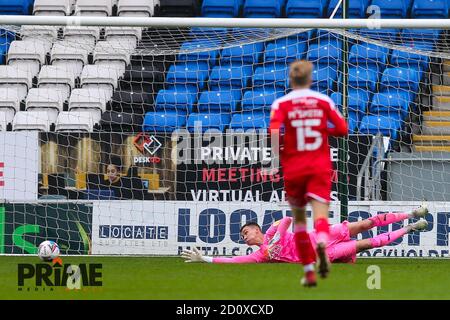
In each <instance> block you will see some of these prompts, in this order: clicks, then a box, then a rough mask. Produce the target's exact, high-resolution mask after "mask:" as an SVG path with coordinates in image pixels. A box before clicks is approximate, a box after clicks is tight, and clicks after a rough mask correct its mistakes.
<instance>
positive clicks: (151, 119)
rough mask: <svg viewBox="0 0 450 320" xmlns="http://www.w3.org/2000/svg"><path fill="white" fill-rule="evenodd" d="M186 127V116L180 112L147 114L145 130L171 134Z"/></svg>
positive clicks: (144, 124)
mask: <svg viewBox="0 0 450 320" xmlns="http://www.w3.org/2000/svg"><path fill="white" fill-rule="evenodd" d="M185 125H186V114H185V113H183V112H180V111H173V110H170V111H160V112H147V113H146V114H145V118H144V123H143V130H144V131H151V132H166V133H171V132H173V131H174V130H176V129H178V128H181V127H184V126H185Z"/></svg>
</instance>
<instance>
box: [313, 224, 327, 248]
mask: <svg viewBox="0 0 450 320" xmlns="http://www.w3.org/2000/svg"><path fill="white" fill-rule="evenodd" d="M314 228H315V229H316V234H317V235H316V241H317V243H324V244H325V245H326V244H327V243H328V239H329V237H330V225H329V224H328V218H318V219H316V221H315V222H314Z"/></svg>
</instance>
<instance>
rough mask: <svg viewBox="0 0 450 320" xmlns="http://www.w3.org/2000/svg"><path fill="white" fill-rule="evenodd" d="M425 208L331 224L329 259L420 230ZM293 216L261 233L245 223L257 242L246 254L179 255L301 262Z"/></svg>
mask: <svg viewBox="0 0 450 320" xmlns="http://www.w3.org/2000/svg"><path fill="white" fill-rule="evenodd" d="M427 213H428V209H427V208H426V207H424V206H421V207H419V208H417V209H415V210H413V211H412V212H411V213H401V212H390V213H383V214H378V215H376V216H373V217H371V218H369V219H365V220H361V221H357V222H348V221H344V222H343V223H339V224H335V225H331V226H330V238H329V242H328V244H327V247H326V253H327V255H328V258H329V260H330V262H332V263H337V262H342V263H354V262H355V261H356V254H357V253H358V252H361V251H365V250H369V249H373V248H379V247H383V246H386V245H388V244H390V243H392V242H394V241H395V240H397V239H398V238H400V237H402V236H404V235H405V234H407V233H410V232H414V231H423V230H425V229H426V228H427V226H428V223H427V221H426V220H425V219H424V217H425V215H426V214H427ZM414 218H415V219H419V220H418V221H417V222H415V223H411V224H409V225H407V226H405V227H402V228H400V229H398V230H395V231H390V232H386V233H383V234H380V235H377V236H375V237H373V238H370V239H363V240H352V239H351V238H352V237H354V236H355V235H357V234H359V233H361V232H364V231H367V230H370V229H372V228H373V227H383V226H387V225H389V224H392V223H396V222H401V221H403V220H405V219H414ZM291 223H292V218H291V217H285V218H283V219H281V220H278V221H276V222H275V223H273V224H272V226H271V227H270V228H269V229H268V230H267V232H266V233H265V234H264V233H262V230H261V227H260V226H259V225H258V224H257V223H255V222H249V223H246V224H244V225H243V226H242V227H241V229H240V234H241V237H242V239H243V240H244V241H245V243H246V244H247V245H248V246H254V245H256V246H258V247H259V250H257V251H255V252H253V253H251V254H249V255H246V256H235V257H210V256H204V255H202V253H201V252H200V251H199V250H198V249H197V248H195V247H194V248H192V250H187V249H185V250H183V252H182V254H181V256H182V257H183V258H184V259H186V262H208V263H264V262H290V263H301V259H300V257H299V254H298V249H297V248H296V245H295V241H294V233H292V232H290V231H289V227H290V226H291ZM309 236H310V239H311V243H312V244H315V243H316V242H317V240H316V236H317V232H316V231H313V232H310V233H309ZM314 247H315V246H314Z"/></svg>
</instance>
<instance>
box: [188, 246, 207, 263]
mask: <svg viewBox="0 0 450 320" xmlns="http://www.w3.org/2000/svg"><path fill="white" fill-rule="evenodd" d="M181 257H183V258H184V259H186V261H185V262H208V263H212V262H213V258H211V257H208V256H203V255H202V253H201V252H200V251H198V249H197V248H196V247H193V248H192V250H188V249H184V250H183V252H182V253H181Z"/></svg>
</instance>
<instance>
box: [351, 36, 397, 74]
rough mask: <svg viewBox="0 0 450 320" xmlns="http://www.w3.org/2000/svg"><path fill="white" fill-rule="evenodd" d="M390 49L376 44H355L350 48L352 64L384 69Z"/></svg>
mask: <svg viewBox="0 0 450 320" xmlns="http://www.w3.org/2000/svg"><path fill="white" fill-rule="evenodd" d="M388 53H389V49H388V48H385V47H381V46H377V45H374V44H369V43H365V44H355V45H354V46H352V48H351V49H350V55H349V62H350V64H352V65H359V66H363V67H370V68H376V69H377V70H380V69H384V66H385V65H386V63H387V59H388Z"/></svg>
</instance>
